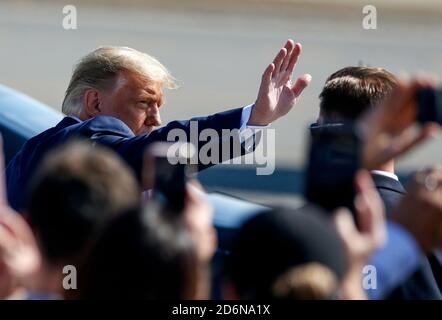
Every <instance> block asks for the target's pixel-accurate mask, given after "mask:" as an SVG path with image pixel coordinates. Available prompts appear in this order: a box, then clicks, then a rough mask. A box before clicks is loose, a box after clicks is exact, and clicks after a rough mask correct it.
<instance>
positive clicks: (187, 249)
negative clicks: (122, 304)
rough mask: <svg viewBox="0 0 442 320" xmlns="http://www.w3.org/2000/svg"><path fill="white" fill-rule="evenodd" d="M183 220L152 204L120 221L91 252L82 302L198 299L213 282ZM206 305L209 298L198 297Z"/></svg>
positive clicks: (124, 216) (129, 213)
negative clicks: (204, 284) (200, 289)
mask: <svg viewBox="0 0 442 320" xmlns="http://www.w3.org/2000/svg"><path fill="white" fill-rule="evenodd" d="M208 268H209V264H208V263H205V262H203V263H201V261H199V259H198V252H197V247H196V245H195V242H194V241H193V239H192V236H191V234H190V232H189V230H188V227H187V226H186V224H185V223H184V221H183V217H182V216H180V215H176V214H173V213H168V212H164V211H161V210H160V209H159V207H158V206H157V205H156V204H155V203H153V202H150V203H149V204H148V206H147V207H146V208H145V209H144V210H142V211H140V210H135V211H131V212H128V213H126V214H123V215H121V216H118V217H116V218H115V219H114V220H113V221H112V222H111V223H110V224H109V225H108V226H107V227H106V228H105V229H104V230H103V232H102V234H101V236H100V237H99V239H98V240H97V243H96V246H95V247H94V249H93V250H92V251H91V256H90V259H89V261H88V266H87V271H86V273H85V275H86V276H85V278H83V280H82V283H83V284H84V286H83V290H81V291H80V296H81V298H88V299H91V298H92V299H94V298H99V299H100V298H104V299H106V298H113V299H115V298H117V299H118V298H123V299H124V298H132V299H195V298H197V291H198V286H199V284H200V283H199V281H205V282H208V281H209V277H208V276H207V277H206V275H208ZM199 298H205V299H208V298H209V297H208V296H205V297H199Z"/></svg>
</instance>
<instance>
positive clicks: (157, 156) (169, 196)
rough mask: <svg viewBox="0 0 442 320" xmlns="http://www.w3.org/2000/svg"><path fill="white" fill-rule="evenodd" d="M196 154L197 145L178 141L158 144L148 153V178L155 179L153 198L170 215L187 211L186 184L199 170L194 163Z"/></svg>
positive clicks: (146, 158) (146, 173)
mask: <svg viewBox="0 0 442 320" xmlns="http://www.w3.org/2000/svg"><path fill="white" fill-rule="evenodd" d="M193 152H195V148H194V146H193V145H191V144H189V143H178V142H176V143H170V142H169V143H168V142H158V143H155V144H153V145H152V146H151V147H150V148H148V150H147V151H146V156H145V164H147V165H145V174H144V176H145V177H146V176H149V177H150V178H153V197H154V199H155V200H156V201H157V202H158V203H160V205H162V206H163V207H165V208H166V209H167V210H168V211H170V212H173V213H177V214H179V213H181V212H182V211H183V209H184V202H185V195H186V183H187V181H188V180H189V179H191V178H194V177H195V175H196V171H197V170H196V165H193V164H191V161H190V159H191V158H192V155H193ZM146 171H149V172H146ZM152 171H153V174H152Z"/></svg>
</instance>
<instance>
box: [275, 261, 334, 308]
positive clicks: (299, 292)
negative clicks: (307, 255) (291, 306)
mask: <svg viewBox="0 0 442 320" xmlns="http://www.w3.org/2000/svg"><path fill="white" fill-rule="evenodd" d="M338 285H339V283H338V279H337V277H336V275H335V274H334V273H333V272H332V270H331V269H330V268H328V267H326V266H325V265H323V264H320V263H317V262H311V263H306V264H303V265H299V266H296V267H293V268H291V269H289V270H288V271H287V272H285V273H283V274H282V275H281V276H279V277H278V278H277V279H276V281H275V282H274V284H273V288H272V289H273V290H272V293H273V296H274V297H275V298H276V299H282V300H284V299H287V300H327V299H330V298H331V297H332V295H333V293H334V292H335V291H336V290H337V288H338Z"/></svg>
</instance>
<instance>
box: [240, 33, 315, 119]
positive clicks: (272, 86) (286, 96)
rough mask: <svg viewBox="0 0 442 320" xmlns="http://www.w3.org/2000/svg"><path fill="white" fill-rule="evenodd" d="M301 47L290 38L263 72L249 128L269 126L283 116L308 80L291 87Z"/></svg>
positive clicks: (309, 79) (300, 80)
mask: <svg viewBox="0 0 442 320" xmlns="http://www.w3.org/2000/svg"><path fill="white" fill-rule="evenodd" d="M301 49H302V47H301V44H300V43H296V44H295V43H294V42H293V40H291V39H289V40H288V41H287V43H286V45H285V47H284V48H282V49H281V50H279V52H278V54H277V55H276V57H275V59H274V60H273V62H272V63H271V64H269V66H268V67H267V68H266V70H265V71H264V74H263V75H262V80H261V86H260V88H259V92H258V98H257V99H256V102H255V105H254V106H253V108H252V113H251V115H250V119H249V122H248V124H249V125H268V124H269V123H271V122H273V121H275V120H277V119H278V118H280V117H283V116H284V115H286V114H287V113H288V112H289V111H290V110H291V109H292V108H293V106H294V105H295V104H296V102H297V100H298V97H299V96H300V95H301V93H302V91H303V90H304V89H305V88H306V87H307V86H308V84H309V83H310V81H311V78H312V77H311V76H310V75H309V74H304V75H302V76H300V77H299V78H298V79H297V80H296V82H295V84H294V85H293V84H292V81H291V79H292V73H293V70H294V69H295V66H296V62H297V61H298V58H299V56H300V54H301Z"/></svg>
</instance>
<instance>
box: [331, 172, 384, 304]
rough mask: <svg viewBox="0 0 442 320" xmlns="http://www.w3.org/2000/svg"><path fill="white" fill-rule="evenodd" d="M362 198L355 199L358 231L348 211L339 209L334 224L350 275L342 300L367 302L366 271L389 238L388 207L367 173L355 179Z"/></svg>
mask: <svg viewBox="0 0 442 320" xmlns="http://www.w3.org/2000/svg"><path fill="white" fill-rule="evenodd" d="M355 186H356V189H357V191H358V196H357V197H356V199H355V208H356V219H357V224H358V228H357V227H356V224H355V222H354V219H353V217H352V216H351V213H350V212H349V211H348V210H347V209H338V210H337V212H336V213H335V215H334V218H333V222H334V225H335V227H336V230H337V231H338V234H339V236H340V237H341V240H342V242H343V244H344V247H345V249H346V256H347V274H346V277H345V278H344V281H343V283H342V286H341V290H340V295H341V298H342V299H365V298H366V295H365V293H364V291H363V290H362V286H361V284H362V269H363V267H364V265H366V264H367V263H368V261H369V259H370V257H371V256H372V254H373V253H374V252H375V251H376V250H377V249H379V248H380V247H382V245H383V244H384V243H385V241H386V239H387V231H386V226H385V212H384V205H383V203H382V201H381V199H380V197H379V195H378V193H377V192H376V189H375V187H374V184H373V180H372V179H371V177H370V174H369V173H368V172H367V171H359V172H358V173H357V174H356V177H355Z"/></svg>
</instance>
